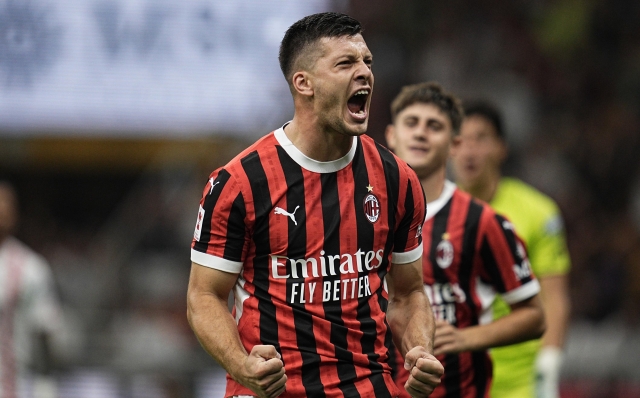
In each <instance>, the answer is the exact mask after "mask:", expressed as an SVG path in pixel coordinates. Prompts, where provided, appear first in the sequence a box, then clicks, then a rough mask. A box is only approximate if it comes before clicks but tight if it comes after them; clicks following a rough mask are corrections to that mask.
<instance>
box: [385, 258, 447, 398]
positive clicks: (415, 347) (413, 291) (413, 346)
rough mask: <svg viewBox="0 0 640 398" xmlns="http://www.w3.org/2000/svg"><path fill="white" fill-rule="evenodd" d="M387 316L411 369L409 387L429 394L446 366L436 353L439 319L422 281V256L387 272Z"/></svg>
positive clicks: (418, 393) (420, 394)
mask: <svg viewBox="0 0 640 398" xmlns="http://www.w3.org/2000/svg"><path fill="white" fill-rule="evenodd" d="M387 284H388V287H389V308H388V310H387V319H388V322H389V326H390V327H391V332H392V334H393V340H394V344H395V345H396V347H397V348H398V349H399V350H400V353H401V354H402V356H403V357H404V358H405V369H407V370H410V376H409V380H408V381H407V383H406V384H405V389H406V390H407V391H408V392H409V393H410V394H411V395H412V396H413V397H423V396H424V397H426V396H429V394H431V392H432V391H433V389H434V388H435V387H436V386H437V385H438V384H440V378H441V377H442V375H443V374H444V367H443V366H442V365H441V364H440V362H438V360H437V359H436V358H435V357H434V356H433V336H434V332H435V323H434V319H433V313H432V312H431V305H430V303H429V299H428V298H427V295H426V294H425V292H424V287H423V285H422V258H420V259H419V260H416V261H415V262H413V263H411V264H398V265H396V264H394V265H393V266H392V267H391V272H390V273H389V274H388V275H387Z"/></svg>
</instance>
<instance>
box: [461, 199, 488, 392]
mask: <svg viewBox="0 0 640 398" xmlns="http://www.w3.org/2000/svg"><path fill="white" fill-rule="evenodd" d="M483 210H484V207H483V206H482V205H480V204H478V203H476V202H475V201H473V200H471V201H470V202H469V207H468V211H467V217H466V219H465V221H464V236H463V237H462V256H461V259H460V271H459V272H458V273H459V278H460V288H461V289H462V290H463V291H464V293H465V295H466V296H467V305H468V306H469V313H470V315H471V325H477V324H478V309H477V308H476V305H475V303H474V301H473V297H472V295H471V284H472V283H473V281H472V280H471V277H472V275H473V267H474V259H475V258H476V256H475V254H476V241H477V239H478V228H479V226H480V217H481V216H482V211H483ZM486 355H487V354H486V352H485V351H478V352H472V353H471V361H472V369H473V379H474V381H473V383H474V384H475V386H476V388H479V389H481V390H478V394H477V396H478V397H483V395H482V393H483V392H484V388H485V387H486V382H487V380H486V377H487V374H486V372H487V369H486V367H485V365H486V362H484V361H485V359H483V358H481V357H483V356H485V357H486ZM479 359H481V360H480V361H479Z"/></svg>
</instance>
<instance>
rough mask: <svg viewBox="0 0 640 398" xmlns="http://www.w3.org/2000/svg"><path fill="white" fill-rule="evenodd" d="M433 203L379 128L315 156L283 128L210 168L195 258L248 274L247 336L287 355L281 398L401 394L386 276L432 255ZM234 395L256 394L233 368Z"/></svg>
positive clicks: (243, 303) (240, 318) (241, 287)
mask: <svg viewBox="0 0 640 398" xmlns="http://www.w3.org/2000/svg"><path fill="white" fill-rule="evenodd" d="M425 207H426V206H425V199H424V193H423V191H422V186H421V184H420V182H419V181H418V178H417V176H416V175H415V173H414V172H413V171H412V170H411V169H410V168H409V166H408V165H407V164H406V163H404V162H403V161H401V160H399V159H398V158H396V157H395V155H393V154H392V153H391V152H390V151H388V150H387V149H386V148H384V147H382V146H380V145H379V144H376V143H375V141H373V140H372V139H371V138H370V137H368V136H360V137H354V138H353V144H352V148H351V150H350V151H349V153H348V154H347V155H345V156H344V157H343V158H340V159H338V160H336V161H332V162H317V161H314V160H312V159H309V158H308V157H306V156H305V155H304V154H303V153H302V152H300V151H299V150H298V149H297V148H296V147H295V146H294V145H293V144H292V143H291V141H290V140H289V139H288V138H287V136H286V134H285V132H284V130H283V128H280V129H278V130H276V131H274V132H272V133H270V134H268V135H266V136H265V137H263V138H262V139H260V140H259V141H258V142H256V143H255V144H253V145H252V146H251V147H249V148H247V149H246V150H245V151H243V152H242V153H241V154H240V155H238V156H237V157H236V158H234V159H233V160H232V161H231V162H229V163H228V164H227V165H225V166H224V167H222V168H220V169H218V170H216V171H214V172H213V173H212V174H211V176H210V178H209V182H208V183H207V184H206V186H205V189H204V191H203V196H202V199H201V202H200V208H199V211H198V220H197V224H196V230H195V234H194V240H193V244H192V250H191V260H192V261H193V262H195V263H197V264H201V265H203V266H207V267H212V268H215V269H218V270H222V271H225V272H230V273H238V274H239V276H238V281H237V284H236V286H235V288H234V295H235V307H234V316H235V319H236V321H237V324H238V331H239V333H240V336H241V340H242V343H243V345H244V347H245V349H246V350H247V352H249V351H251V349H252V347H253V346H254V345H257V344H267V345H273V346H275V347H276V349H277V350H278V352H280V354H281V355H282V359H283V361H284V364H285V368H286V372H287V377H288V381H287V390H286V392H285V393H284V394H283V395H282V396H283V397H301V396H308V397H371V396H376V397H393V396H396V395H397V393H398V392H397V389H396V386H395V383H394V381H393V379H392V377H391V368H390V366H389V365H388V363H387V360H388V351H387V348H386V346H385V336H386V332H387V329H388V324H387V323H386V308H387V300H388V295H387V292H386V291H385V289H384V286H383V281H384V277H385V275H386V274H387V272H388V271H389V269H390V267H391V266H392V264H393V266H402V265H401V264H405V263H410V262H413V261H415V260H417V259H419V258H420V256H421V255H422V237H421V234H420V233H419V231H420V230H421V228H422V225H423V223H424V219H425ZM226 394H227V395H228V396H233V395H245V394H246V395H252V394H253V393H252V392H251V391H250V390H249V389H247V388H245V387H243V386H242V385H240V384H238V383H237V382H235V381H234V380H232V379H231V378H230V377H228V382H227V391H226Z"/></svg>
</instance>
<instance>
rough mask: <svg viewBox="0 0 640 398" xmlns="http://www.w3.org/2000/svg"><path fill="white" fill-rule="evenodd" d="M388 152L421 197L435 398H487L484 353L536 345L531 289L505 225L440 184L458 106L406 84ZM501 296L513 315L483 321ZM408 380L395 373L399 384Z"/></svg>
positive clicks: (534, 287) (538, 328)
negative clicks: (440, 368)
mask: <svg viewBox="0 0 640 398" xmlns="http://www.w3.org/2000/svg"><path fill="white" fill-rule="evenodd" d="M391 114H392V118H393V124H391V125H389V126H388V127H387V130H386V138H387V143H388V144H389V147H390V148H391V149H393V150H394V152H395V154H396V155H397V156H399V157H400V158H401V159H403V160H405V161H406V162H407V163H409V165H411V167H412V168H413V169H414V170H415V171H416V173H417V174H418V177H419V178H420V182H421V183H422V187H423V188H424V191H425V192H426V195H427V221H426V223H425V225H424V229H423V230H422V237H423V244H424V255H423V269H424V288H425V290H426V292H427V295H428V296H429V298H430V301H431V306H432V310H433V313H434V315H435V317H436V335H435V341H434V351H435V354H436V356H437V357H438V359H439V360H440V361H441V362H442V363H443V364H444V367H445V374H444V377H443V379H442V384H441V385H440V386H438V387H437V388H436V389H435V391H434V392H433V395H432V396H433V397H463V398H472V397H488V396H489V386H490V383H491V361H490V359H489V355H488V353H487V349H488V348H491V347H497V346H502V345H506V344H512V343H516V342H520V341H524V340H528V339H532V338H536V337H539V336H540V335H541V334H542V332H543V331H544V316H543V313H542V307H541V304H540V300H539V298H538V291H539V288H540V287H539V285H538V281H537V280H536V279H535V277H534V275H533V274H532V273H531V270H530V268H529V260H528V259H527V254H526V251H525V249H524V246H523V244H522V243H521V241H520V239H519V238H518V237H517V236H516V235H515V233H514V230H513V227H512V225H511V223H510V222H508V221H507V220H506V219H505V218H503V217H502V216H499V215H497V214H495V212H494V211H493V210H492V209H491V208H490V207H489V206H488V205H486V204H484V203H481V202H479V201H476V200H474V199H473V198H472V197H471V196H470V195H469V194H467V193H465V192H463V191H461V190H459V189H457V188H456V186H455V185H454V184H453V183H452V182H451V181H448V180H446V177H445V171H446V164H447V159H448V157H449V152H450V149H451V148H452V146H453V147H456V146H458V145H460V138H459V136H458V132H459V128H460V123H461V120H462V116H463V111H462V107H461V105H460V102H459V100H458V99H457V98H456V97H454V96H453V95H451V94H449V93H446V92H444V91H443V90H442V88H441V87H440V86H439V85H438V84H436V83H421V84H415V85H411V86H406V87H404V88H403V89H402V91H401V92H400V93H399V94H398V96H397V97H396V98H395V99H394V100H393V102H392V104H391ZM496 293H498V294H500V295H501V296H502V297H503V298H504V300H505V301H506V302H508V303H509V306H510V307H511V310H512V311H511V313H510V314H509V315H508V316H506V317H504V318H502V319H500V320H499V321H496V322H493V323H492V322H491V313H490V311H489V310H490V305H491V303H492V302H493V299H494V298H495V296H496ZM406 379H407V374H406V372H405V371H404V370H403V369H402V367H400V366H398V371H397V375H396V380H397V383H398V384H399V385H402V384H404V382H405V380H406Z"/></svg>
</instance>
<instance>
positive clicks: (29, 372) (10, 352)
mask: <svg viewBox="0 0 640 398" xmlns="http://www.w3.org/2000/svg"><path fill="white" fill-rule="evenodd" d="M17 222H18V199H17V195H16V192H15V190H14V188H13V186H12V185H11V184H9V183H8V182H5V181H2V182H0V398H19V397H26V396H30V397H31V396H34V397H53V396H55V383H54V381H53V378H51V377H50V376H49V375H48V373H49V372H50V371H51V369H50V367H51V360H52V356H51V353H50V351H49V348H51V347H50V339H51V337H53V335H54V333H57V332H58V331H59V330H60V327H61V316H60V315H61V310H60V307H59V305H58V301H57V298H56V295H55V293H54V286H53V275H52V274H51V269H50V267H49V264H48V263H47V262H46V261H45V259H44V258H42V256H40V255H38V254H36V253H35V252H34V251H33V250H31V249H30V248H28V247H27V246H26V245H24V244H23V243H22V242H20V241H19V240H18V239H16V238H15V237H13V236H12V233H13V230H14V228H15V227H16V225H17ZM38 349H41V350H43V351H44V353H43V355H40V356H39V358H42V359H43V360H42V359H41V360H39V361H38V363H37V364H35V365H36V366H34V357H35V356H36V355H35V354H36V352H37V350H38ZM43 362H44V363H43ZM34 368H35V370H36V371H37V372H36V373H34V372H33V369H34Z"/></svg>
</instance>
